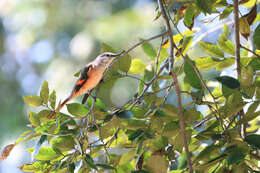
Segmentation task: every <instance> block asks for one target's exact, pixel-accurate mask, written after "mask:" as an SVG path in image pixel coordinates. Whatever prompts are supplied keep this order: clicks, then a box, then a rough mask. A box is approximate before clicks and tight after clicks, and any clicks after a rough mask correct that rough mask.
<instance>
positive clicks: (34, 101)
mask: <svg viewBox="0 0 260 173" xmlns="http://www.w3.org/2000/svg"><path fill="white" fill-rule="evenodd" d="M23 100H24V102H25V103H26V104H28V105H29V106H32V107H38V106H41V105H42V99H41V97H39V96H34V95H31V96H23Z"/></svg>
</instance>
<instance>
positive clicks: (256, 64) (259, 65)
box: [248, 58, 260, 71]
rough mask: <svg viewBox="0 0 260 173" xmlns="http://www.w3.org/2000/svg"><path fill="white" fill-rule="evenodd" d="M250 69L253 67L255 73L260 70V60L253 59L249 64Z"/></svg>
mask: <svg viewBox="0 0 260 173" xmlns="http://www.w3.org/2000/svg"><path fill="white" fill-rule="evenodd" d="M248 67H252V68H253V70H254V71H258V70H260V59H259V58H253V59H252V60H251V61H250V62H249V64H248Z"/></svg>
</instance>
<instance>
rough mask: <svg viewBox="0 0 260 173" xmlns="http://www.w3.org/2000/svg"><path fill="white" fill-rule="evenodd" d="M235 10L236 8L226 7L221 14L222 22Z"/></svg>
mask: <svg viewBox="0 0 260 173" xmlns="http://www.w3.org/2000/svg"><path fill="white" fill-rule="evenodd" d="M233 9H234V7H232V6H229V7H226V8H225V9H224V11H223V12H222V13H221V14H220V16H219V19H220V20H222V19H225V18H227V17H228V16H229V15H230V13H231V12H232V11H233Z"/></svg>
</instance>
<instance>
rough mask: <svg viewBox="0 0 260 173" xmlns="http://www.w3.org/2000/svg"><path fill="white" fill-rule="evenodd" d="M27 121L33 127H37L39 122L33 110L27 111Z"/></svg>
mask: <svg viewBox="0 0 260 173" xmlns="http://www.w3.org/2000/svg"><path fill="white" fill-rule="evenodd" d="M29 121H30V123H31V124H32V126H34V127H37V126H39V125H40V124H41V122H40V118H39V116H38V114H36V113H35V112H29Z"/></svg>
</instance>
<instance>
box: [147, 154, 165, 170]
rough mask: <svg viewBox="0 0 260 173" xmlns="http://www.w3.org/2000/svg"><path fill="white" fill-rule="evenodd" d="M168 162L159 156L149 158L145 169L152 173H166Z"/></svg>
mask: <svg viewBox="0 0 260 173" xmlns="http://www.w3.org/2000/svg"><path fill="white" fill-rule="evenodd" d="M168 164H169V163H168V161H166V160H165V159H164V158H163V157H161V156H156V155H155V156H151V157H149V158H148V159H147V160H146V164H145V167H147V168H148V170H149V171H151V172H152V173H159V172H160V173H167V169H168Z"/></svg>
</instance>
